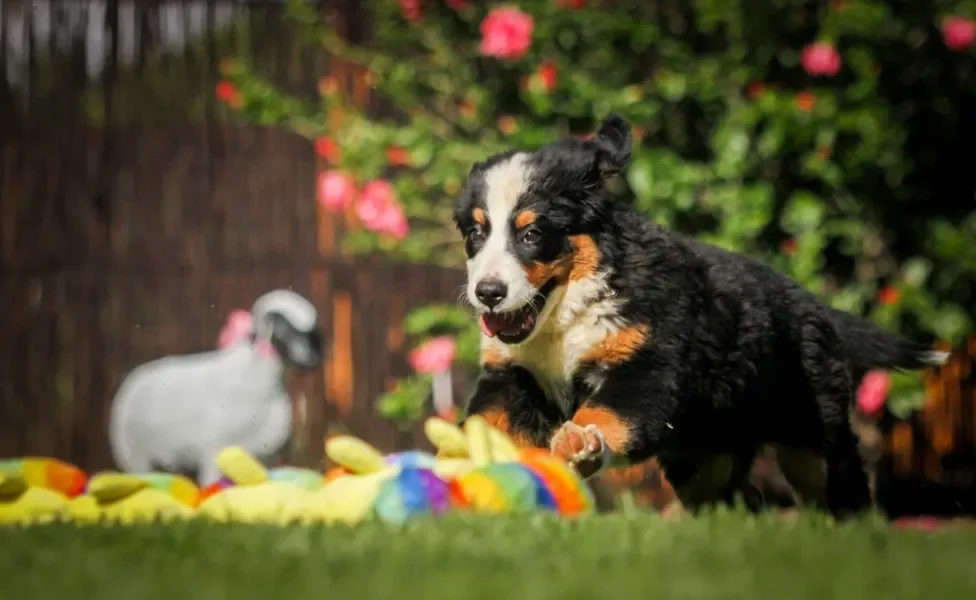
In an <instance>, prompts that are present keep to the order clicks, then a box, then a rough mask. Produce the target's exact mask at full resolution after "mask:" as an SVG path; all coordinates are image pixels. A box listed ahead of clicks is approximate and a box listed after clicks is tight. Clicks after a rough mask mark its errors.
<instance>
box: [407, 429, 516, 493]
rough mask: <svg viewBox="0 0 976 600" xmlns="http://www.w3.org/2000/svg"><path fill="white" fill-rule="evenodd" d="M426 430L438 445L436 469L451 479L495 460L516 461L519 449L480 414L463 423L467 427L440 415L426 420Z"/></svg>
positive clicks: (501, 461) (433, 442)
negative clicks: (462, 426)
mask: <svg viewBox="0 0 976 600" xmlns="http://www.w3.org/2000/svg"><path fill="white" fill-rule="evenodd" d="M424 433H425V434H426V435H427V439H428V440H430V443H431V444H433V445H434V447H435V448H437V464H436V465H435V466H434V472H435V473H437V474H438V475H440V476H441V477H444V478H447V479H452V478H456V477H459V476H461V475H464V474H465V473H467V472H469V471H471V470H472V469H475V468H478V467H484V466H486V465H489V464H493V463H506V462H516V461H518V459H519V449H518V447H517V446H516V445H515V443H514V442H513V441H512V440H511V438H509V437H508V436H507V435H505V434H504V433H502V432H501V431H499V430H498V429H495V428H494V427H492V426H490V425H488V423H486V422H485V420H484V419H483V418H481V417H479V416H473V417H470V418H469V419H467V420H466V421H465V422H464V429H463V430H462V429H461V428H460V427H458V426H457V425H455V424H454V423H451V422H450V421H447V420H444V419H441V418H439V417H431V418H429V419H427V421H426V422H425V423H424Z"/></svg>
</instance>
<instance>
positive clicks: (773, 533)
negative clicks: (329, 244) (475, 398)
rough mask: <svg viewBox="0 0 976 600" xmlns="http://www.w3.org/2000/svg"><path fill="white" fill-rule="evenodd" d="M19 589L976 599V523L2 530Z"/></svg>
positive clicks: (509, 521) (29, 597)
mask: <svg viewBox="0 0 976 600" xmlns="http://www.w3.org/2000/svg"><path fill="white" fill-rule="evenodd" d="M0 597H2V598H4V599H8V598H9V599H11V600H48V599H51V600H54V599H59V600H122V599H125V600H156V599H159V600H192V599H196V598H200V599H207V600H224V599H226V600H248V599H251V598H254V599H261V600H266V599H282V600H298V599H304V598H309V599H315V600H330V599H336V600H339V599H341V600H351V599H355V598H382V599H384V600H433V599H436V598H457V599H465V600H480V599H485V600H489V599H490V600H511V599H512V598H533V599H542V598H554V599H555V598H559V599H560V600H566V599H567V598H594V599H601V600H602V599H607V600H609V599H617V598H621V599H624V598H627V599H637V598H639V599H641V600H643V599H658V598H661V599H663V598H667V599H669V600H677V599H684V598H689V599H690V598H721V599H723V600H733V599H737V598H743V599H744V598H749V599H755V598H775V599H789V600H800V599H803V598H811V599H814V598H816V599H818V600H824V599H833V598H852V599H854V598H856V599H858V600H871V599H874V598H877V599H879V600H880V599H885V600H892V599H894V598H926V599H933V600H935V599H937V600H950V599H954V598H976V533H973V532H971V531H944V532H938V533H934V534H926V533H921V532H915V531H900V530H895V529H892V528H890V527H887V526H885V525H884V524H883V523H881V522H880V521H865V522H861V523H857V524H853V525H833V524H831V523H829V522H827V521H825V520H824V519H823V518H821V517H817V516H804V517H802V518H800V519H799V520H796V521H794V522H784V521H782V520H778V519H777V518H775V517H773V516H769V517H762V518H758V519H755V518H751V517H746V516H743V515H741V514H738V513H731V512H724V513H717V514H714V515H710V516H705V517H700V518H698V519H692V520H685V521H683V522H681V523H669V522H665V521H662V520H660V519H659V518H657V517H655V516H652V515H641V516H630V517H627V516H623V515H608V516H600V517H592V518H588V519H584V520H581V521H578V522H570V521H559V520H556V519H554V518H551V517H544V516H531V517H525V516H522V517H510V518H508V517H505V518H491V517H481V518H471V517H467V518H461V517H452V518H448V519H442V520H437V521H419V522H414V523H411V524H409V525H407V526H404V527H402V528H396V527H392V526H383V525H379V524H364V525H361V526H358V527H335V528H330V527H311V528H303V527H298V526H294V527H284V528H276V527H264V526H261V527H258V526H244V525H211V524H205V523H200V522H191V523H182V524H177V525H152V526H143V527H131V528H108V527H106V528H75V527H72V526H65V525H51V526H41V527H33V528H26V529H0Z"/></svg>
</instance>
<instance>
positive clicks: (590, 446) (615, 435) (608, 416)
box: [550, 400, 637, 478]
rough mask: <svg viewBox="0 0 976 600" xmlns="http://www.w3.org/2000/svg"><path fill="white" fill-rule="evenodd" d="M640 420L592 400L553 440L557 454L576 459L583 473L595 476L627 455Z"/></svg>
mask: <svg viewBox="0 0 976 600" xmlns="http://www.w3.org/2000/svg"><path fill="white" fill-rule="evenodd" d="M635 425H636V424H635V423H633V422H632V421H631V420H630V419H628V418H627V417H625V416H624V415H622V414H621V413H619V412H617V411H616V410H614V409H613V408H612V407H611V406H608V405H605V404H601V403H599V402H597V401H593V400H591V401H588V402H586V403H584V404H583V406H581V407H580V408H579V410H577V411H576V413H575V414H574V415H573V419H572V420H571V421H567V422H565V423H563V425H562V427H560V428H559V430H558V431H556V433H555V435H553V436H552V440H551V441H550V448H551V450H552V452H553V454H555V455H556V456H559V457H560V458H562V459H563V460H565V461H567V462H570V463H572V464H573V465H574V466H575V467H576V470H577V471H578V472H579V474H580V475H581V476H583V477H586V478H588V477H592V476H593V475H595V474H597V473H598V472H599V471H601V470H602V469H603V468H604V467H606V466H607V465H609V464H610V461H611V460H612V458H613V457H614V456H617V457H626V456H627V455H628V454H629V453H630V452H631V450H632V449H633V447H634V443H633V438H634V436H635V435H636V431H637V428H636V426H635Z"/></svg>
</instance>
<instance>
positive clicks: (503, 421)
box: [480, 408, 538, 448]
mask: <svg viewBox="0 0 976 600" xmlns="http://www.w3.org/2000/svg"><path fill="white" fill-rule="evenodd" d="M480 415H481V418H482V419H484V420H485V423H487V424H488V425H491V426H492V427H494V428H495V429H497V430H499V431H501V432H503V433H505V434H507V435H508V436H509V437H510V438H512V441H513V442H515V445H516V446H518V447H519V448H536V447H538V446H537V444H535V443H534V442H533V441H532V440H531V439H530V438H529V436H528V435H526V434H524V433H521V432H517V431H512V422H511V420H510V419H509V418H508V412H506V411H505V410H504V409H502V408H489V409H488V410H486V411H484V412H482V413H480Z"/></svg>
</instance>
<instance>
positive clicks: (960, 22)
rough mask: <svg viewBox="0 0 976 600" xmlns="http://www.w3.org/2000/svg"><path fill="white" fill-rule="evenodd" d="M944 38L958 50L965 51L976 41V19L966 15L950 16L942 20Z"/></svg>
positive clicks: (948, 45)
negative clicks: (968, 17)
mask: <svg viewBox="0 0 976 600" xmlns="http://www.w3.org/2000/svg"><path fill="white" fill-rule="evenodd" d="M942 39H943V40H944V41H945V45H946V46H947V47H948V48H949V49H950V50H954V51H956V52H964V51H966V50H968V49H969V47H970V46H972V45H973V42H974V41H976V21H974V20H972V19H967V18H965V17H948V18H946V20H945V21H943V22H942Z"/></svg>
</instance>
